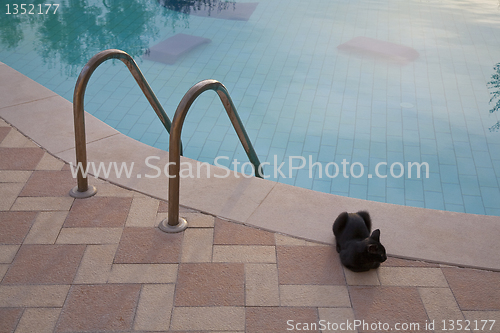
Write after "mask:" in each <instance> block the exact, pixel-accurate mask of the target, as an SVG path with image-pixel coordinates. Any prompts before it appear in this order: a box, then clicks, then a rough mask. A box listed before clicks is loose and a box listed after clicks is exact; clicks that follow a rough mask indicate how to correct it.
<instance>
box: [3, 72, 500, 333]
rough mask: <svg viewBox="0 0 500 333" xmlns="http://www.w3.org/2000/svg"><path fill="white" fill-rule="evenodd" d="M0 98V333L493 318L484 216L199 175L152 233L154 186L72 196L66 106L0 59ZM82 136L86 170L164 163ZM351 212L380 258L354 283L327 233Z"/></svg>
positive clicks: (489, 224)
mask: <svg viewBox="0 0 500 333" xmlns="http://www.w3.org/2000/svg"><path fill="white" fill-rule="evenodd" d="M0 101H1V102H0V117H1V118H2V119H0V198H1V199H0V230H2V231H1V233H0V278H1V282H0V331H1V332H24V331H26V332H53V331H55V332H100V331H115V332H116V331H120V332H131V331H142V332H145V331H163V332H170V331H172V332H179V331H183V332H184V331H195V332H259V333H261V332H286V331H287V329H290V328H291V326H289V325H287V322H288V323H292V322H291V321H293V323H294V324H297V323H318V322H319V321H320V320H324V323H327V322H330V323H331V324H341V323H347V322H350V323H351V324H352V323H353V320H355V319H356V320H364V321H365V322H366V323H368V324H372V323H375V324H376V323H379V322H380V323H382V324H384V323H387V324H388V325H391V326H390V327H394V325H395V324H396V323H406V324H410V323H420V329H419V330H417V329H413V330H409V331H414V332H429V331H432V330H429V329H426V327H425V324H426V323H430V322H432V321H434V322H435V323H436V330H435V331H440V330H438V329H437V328H442V320H446V323H447V324H448V326H447V327H446V328H448V329H449V328H450V326H449V324H450V320H451V321H453V323H454V324H455V326H457V323H459V322H458V321H459V320H462V324H463V323H464V322H463V320H465V319H468V320H471V321H472V323H474V320H477V323H478V325H479V326H482V322H481V320H496V323H495V325H494V326H493V330H491V331H492V332H499V331H500V289H499V288H498V286H499V285H500V272H495V271H499V270H500V258H499V256H498V253H500V244H499V242H498V241H497V239H498V235H499V234H500V220H499V218H498V217H491V216H480V215H470V214H460V213H451V212H442V211H436V210H426V209H419V208H411V207H403V206H395V205H388V204H383V203H376V202H370V201H363V200H357V199H350V198H344V197H339V196H335V195H330V194H324V193H317V192H313V191H309V190H304V189H300V188H295V187H292V186H288V185H285V184H278V183H274V182H270V181H266V180H260V179H254V178H252V179H245V178H236V177H232V178H228V179H215V178H213V177H212V178H201V179H183V180H181V204H182V205H183V208H182V209H181V215H183V216H185V217H186V218H187V219H188V221H189V228H188V229H187V230H186V231H185V232H183V233H180V234H165V233H162V232H160V231H159V230H158V229H157V228H156V225H157V223H158V222H159V220H160V219H161V218H163V217H164V216H165V215H166V212H167V209H168V204H167V202H166V200H165V199H166V193H167V186H166V184H167V182H166V177H164V179H162V178H160V179H146V178H137V177H134V178H131V179H112V178H111V179H110V180H111V181H113V182H115V183H117V184H121V186H118V185H116V184H113V183H110V182H107V181H104V180H100V179H94V178H91V183H92V184H94V185H96V186H97V188H98V193H97V195H96V196H95V197H92V198H89V199H83V200H75V199H73V198H71V197H69V195H68V190H69V189H70V188H71V187H73V186H74V185H75V180H74V179H73V178H72V176H71V172H70V168H69V166H68V164H67V163H65V162H64V161H72V160H73V159H74V150H73V146H74V142H73V137H72V136H73V129H72V114H71V104H70V103H69V102H68V101H66V100H64V99H63V98H61V97H59V96H57V95H56V94H54V93H53V92H51V91H49V90H48V89H46V88H44V87H42V86H40V85H38V84H37V83H35V82H33V81H32V80H30V79H28V78H26V77H24V76H23V75H21V74H19V73H17V72H16V71H14V70H12V69H11V68H10V67H8V66H6V65H4V64H1V63H0ZM87 140H88V155H89V159H90V160H92V161H120V162H121V161H129V162H130V161H136V163H137V164H138V165H139V164H140V163H139V162H140V161H144V157H145V156H151V155H153V154H155V155H157V156H160V157H161V160H162V161H166V160H167V157H166V154H165V152H161V151H158V150H156V149H154V148H151V147H147V146H145V145H143V144H140V143H138V142H136V141H134V140H132V139H129V138H127V137H126V136H124V135H122V134H120V133H118V132H116V131H114V130H113V129H111V128H110V127H108V126H107V125H104V124H102V123H100V122H99V121H97V120H96V119H95V118H92V117H90V116H87ZM40 146H41V147H40ZM56 156H57V157H56ZM63 160H64V161H63ZM183 161H189V160H188V159H184V160H183ZM191 162H193V161H191ZM142 163H143V162H142ZM138 167H139V168H140V166H138ZM141 172H142V174H145V172H144V170H142V171H141V170H139V173H138V174H140V173H141ZM140 192H141V193H140ZM186 207H189V208H186ZM360 209H367V210H369V211H370V212H371V214H372V217H373V219H374V226H375V227H377V228H380V229H381V230H382V241H383V243H384V244H385V245H386V247H387V249H388V252H389V254H390V255H392V256H391V257H390V258H389V259H388V260H387V261H386V262H385V263H384V264H383V265H382V266H381V267H380V268H379V269H378V270H373V271H370V272H367V273H356V274H354V273H351V272H350V271H348V270H345V269H344V268H343V267H342V266H341V265H340V263H339V260H338V256H337V254H336V252H335V250H334V248H333V246H331V244H332V243H333V237H332V234H331V229H330V228H331V223H332V222H333V220H334V218H335V216H336V215H337V214H338V213H339V212H341V211H344V210H347V211H354V210H360ZM264 229H265V230H264ZM292 236H293V237H292ZM396 257H406V258H414V259H424V261H427V262H424V261H419V260H405V259H398V258H396ZM431 262H434V263H431ZM442 263H447V265H444V264H442ZM458 266H469V267H471V266H472V267H479V268H483V269H473V268H459V267H458ZM484 268H486V269H484ZM492 270H494V271H492ZM490 324H491V322H489V323H488V325H490ZM295 328H297V327H295ZM298 328H301V329H303V328H304V326H303V324H300V326H299V327H298ZM473 328H474V326H473V325H471V326H470V330H469V331H472V329H473ZM487 328H489V326H488V327H487ZM311 331H314V330H311ZM365 331H368V332H380V331H382V330H380V329H374V330H370V329H368V330H365V329H360V330H359V332H365ZM464 331H467V330H461V331H460V332H464Z"/></svg>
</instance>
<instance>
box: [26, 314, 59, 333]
mask: <svg viewBox="0 0 500 333" xmlns="http://www.w3.org/2000/svg"><path fill="white" fill-rule="evenodd" d="M60 313H61V309H60V308H28V309H26V310H24V313H23V316H22V317H21V320H20V322H19V325H18V326H17V329H16V333H24V332H26V333H31V332H37V333H52V332H54V328H55V326H56V322H57V319H58V318H59V314H60Z"/></svg>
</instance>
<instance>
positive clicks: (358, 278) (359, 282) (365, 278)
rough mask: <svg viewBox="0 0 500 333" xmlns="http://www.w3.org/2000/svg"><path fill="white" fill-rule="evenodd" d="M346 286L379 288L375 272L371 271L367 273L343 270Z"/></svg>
mask: <svg viewBox="0 0 500 333" xmlns="http://www.w3.org/2000/svg"><path fill="white" fill-rule="evenodd" d="M344 275H345V279H346V281H347V284H348V285H350V286H379V285H380V281H379V279H378V273H377V270H375V269H371V270H369V271H367V272H353V271H351V270H349V269H347V268H344Z"/></svg>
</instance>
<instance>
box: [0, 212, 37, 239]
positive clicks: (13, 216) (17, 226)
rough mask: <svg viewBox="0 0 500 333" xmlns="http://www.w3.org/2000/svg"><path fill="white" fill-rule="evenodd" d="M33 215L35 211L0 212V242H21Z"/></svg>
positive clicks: (29, 226)
mask: <svg viewBox="0 0 500 333" xmlns="http://www.w3.org/2000/svg"><path fill="white" fill-rule="evenodd" d="M35 217H36V212H0V230H1V231H2V232H0V244H21V243H22V242H23V240H24V238H25V237H26V235H27V234H28V232H29V230H30V228H31V225H32V224H33V222H34V221H35Z"/></svg>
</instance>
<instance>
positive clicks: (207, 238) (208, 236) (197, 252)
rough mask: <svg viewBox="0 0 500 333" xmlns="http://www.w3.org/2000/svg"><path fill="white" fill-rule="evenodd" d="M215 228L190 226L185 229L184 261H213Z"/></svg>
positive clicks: (182, 259)
mask: <svg viewBox="0 0 500 333" xmlns="http://www.w3.org/2000/svg"><path fill="white" fill-rule="evenodd" d="M213 239H214V230H213V229H212V228H188V229H186V230H185V231H184V241H183V243H182V257H181V261H182V262H211V261H212V245H213V244H212V243H213Z"/></svg>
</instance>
